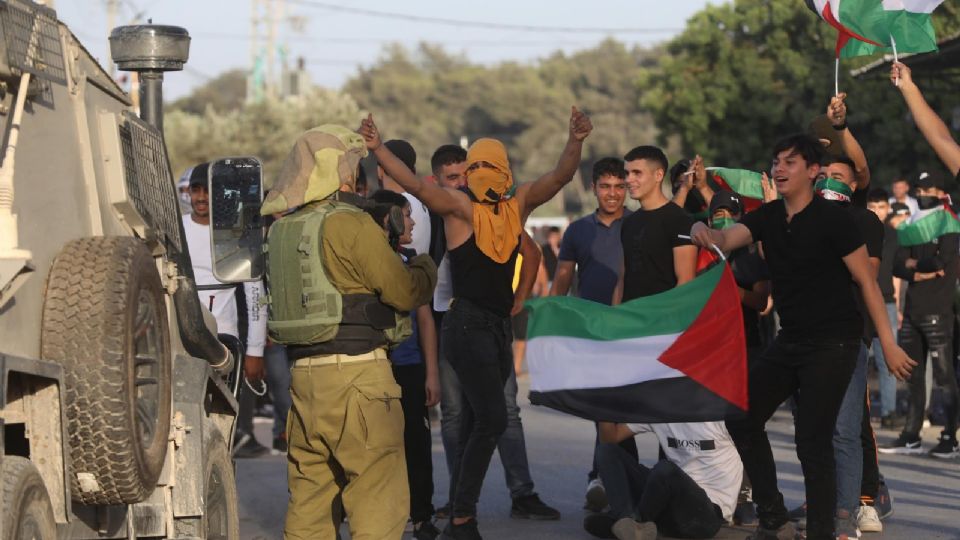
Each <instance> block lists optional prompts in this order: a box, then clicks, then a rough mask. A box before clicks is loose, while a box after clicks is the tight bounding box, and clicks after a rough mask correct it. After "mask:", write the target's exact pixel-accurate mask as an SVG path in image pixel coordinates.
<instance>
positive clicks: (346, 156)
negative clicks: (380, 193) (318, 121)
mask: <svg viewBox="0 0 960 540" xmlns="http://www.w3.org/2000/svg"><path fill="white" fill-rule="evenodd" d="M366 155H367V147H366V145H365V144H364V142H363V137H361V136H360V134H358V133H356V132H355V131H353V130H350V129H348V128H345V127H343V126H338V125H334V124H325V125H322V126H320V127H315V128H313V129H311V130H309V131H307V132H305V133H303V134H302V135H300V137H298V138H297V142H296V143H294V145H293V149H292V150H290V154H288V155H287V159H285V160H284V162H283V165H282V166H281V168H280V175H279V176H278V177H277V180H276V182H274V184H273V186H272V187H271V188H270V193H269V194H268V195H267V198H266V200H264V201H263V206H262V207H261V209H260V213H261V214H262V215H265V216H266V215H270V214H276V213H281V212H286V211H287V210H290V209H293V208H297V207H298V206H302V205H304V204H306V203H309V202H313V201H319V200H323V199H326V198H327V197H329V196H330V195H332V194H334V193H336V192H337V191H338V190H339V189H340V186H341V185H344V184H346V185H348V186H350V188H351V189H352V188H354V187H355V183H356V180H357V166H358V165H359V164H360V160H361V159H363V158H364V157H365V156H366Z"/></svg>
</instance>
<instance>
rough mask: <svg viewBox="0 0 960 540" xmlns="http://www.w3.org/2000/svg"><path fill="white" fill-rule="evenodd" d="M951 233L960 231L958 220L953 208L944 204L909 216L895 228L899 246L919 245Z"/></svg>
mask: <svg viewBox="0 0 960 540" xmlns="http://www.w3.org/2000/svg"><path fill="white" fill-rule="evenodd" d="M951 233H960V221H958V220H957V215H956V214H954V213H953V210H950V207H949V206H947V205H946V204H944V205H943V206H938V207H936V208H929V209H927V210H920V211H919V212H917V213H916V214H914V215H912V216H910V221H909V222H906V223H904V224H902V225H900V227H899V228H898V229H897V240H898V241H899V242H900V245H901V246H919V245H921V244H929V243H930V242H933V241H934V240H936V239H937V238H940V237H941V236H943V235H945V234H951Z"/></svg>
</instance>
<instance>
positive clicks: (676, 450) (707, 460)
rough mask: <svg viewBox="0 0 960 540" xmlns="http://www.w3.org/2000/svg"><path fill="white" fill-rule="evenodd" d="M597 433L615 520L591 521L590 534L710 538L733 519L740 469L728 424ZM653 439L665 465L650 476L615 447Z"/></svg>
mask: <svg viewBox="0 0 960 540" xmlns="http://www.w3.org/2000/svg"><path fill="white" fill-rule="evenodd" d="M599 427H600V442H601V443H602V444H601V445H600V446H599V448H598V450H597V453H598V454H599V455H598V458H599V459H598V462H599V467H600V478H601V479H603V485H604V486H605V488H606V493H607V500H608V501H609V502H610V514H608V515H604V514H594V515H592V516H589V517H588V519H587V520H585V521H584V526H585V527H586V528H587V531H588V532H590V533H591V534H594V535H596V536H601V537H606V538H609V537H610V536H609V533H610V532H611V531H610V529H611V525H612V533H613V535H614V536H615V537H616V538H618V539H619V540H656V538H657V531H658V530H659V531H660V532H662V533H663V534H665V535H668V536H671V537H675V538H713V537H714V535H716V534H717V531H719V530H720V527H721V526H722V525H723V524H724V523H726V522H728V521H730V520H731V519H732V517H733V510H734V507H736V505H737V497H738V496H739V494H740V483H741V482H742V480H743V465H742V464H741V463H740V456H738V455H737V451H736V448H735V447H734V445H733V441H732V440H731V439H730V435H729V433H727V428H726V427H725V426H724V425H723V422H690V423H677V424H613V423H610V422H600V426H599ZM650 431H652V432H653V433H654V434H656V436H657V440H658V441H659V442H660V448H662V449H663V453H664V455H666V458H667V459H663V460H661V461H659V462H657V464H656V465H654V466H653V468H647V467H645V466H643V465H641V464H639V463H637V460H636V458H635V457H634V456H631V455H630V454H629V452H627V451H626V450H624V449H623V448H621V447H620V446H619V445H618V444H617V443H619V442H621V441H624V440H626V439H629V438H632V437H633V436H634V435H635V434H637V433H646V432H650ZM591 518H592V519H591ZM614 520H616V521H615V522H614ZM591 521H592V522H593V523H592V524H591Z"/></svg>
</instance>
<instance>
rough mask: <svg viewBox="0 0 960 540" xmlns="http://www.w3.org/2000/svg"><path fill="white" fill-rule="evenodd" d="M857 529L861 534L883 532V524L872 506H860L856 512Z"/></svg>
mask: <svg viewBox="0 0 960 540" xmlns="http://www.w3.org/2000/svg"><path fill="white" fill-rule="evenodd" d="M857 527H858V528H859V529H860V530H861V531H863V532H883V523H882V522H881V521H880V516H879V515H878V514H877V509H876V508H874V507H872V506H865V505H863V506H860V510H858V511H857Z"/></svg>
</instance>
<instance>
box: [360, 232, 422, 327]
mask: <svg viewBox="0 0 960 540" xmlns="http://www.w3.org/2000/svg"><path fill="white" fill-rule="evenodd" d="M354 232H355V233H356V234H355V235H354V236H353V238H352V240H351V242H350V244H351V246H350V247H351V250H350V252H351V253H350V256H351V258H352V261H351V262H352V265H353V267H354V268H355V269H356V271H357V272H358V273H359V275H360V278H361V280H362V281H363V283H364V285H365V286H366V287H368V288H369V289H370V290H372V291H374V292H375V293H376V294H378V295H379V296H380V301H382V302H383V303H384V304H387V305H388V306H390V307H393V308H395V309H397V310H400V311H413V310H414V309H415V308H416V307H417V306H420V305H423V304H426V303H429V302H430V298H431V296H432V295H433V288H434V287H435V286H436V284H437V267H436V265H435V264H433V259H431V258H430V256H429V255H417V256H416V257H414V258H413V259H412V260H411V261H410V263H409V264H408V265H404V264H403V261H402V260H401V259H400V257H399V256H398V255H397V253H396V252H395V251H393V249H391V248H390V245H389V244H388V243H387V238H386V236H385V235H384V234H383V229H382V228H380V227H379V226H378V225H377V224H376V223H374V221H373V219H370V217H369V216H366V215H364V216H362V217H361V219H358V220H357V227H356V229H355V231H354Z"/></svg>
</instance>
